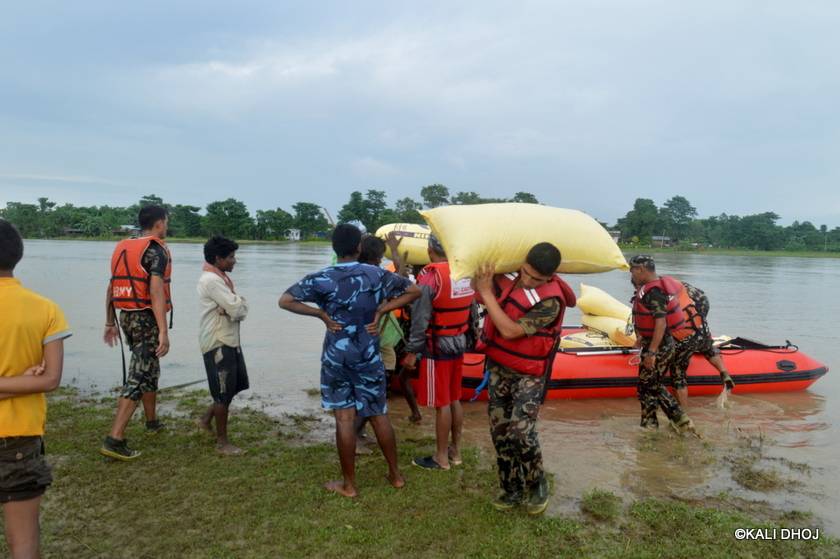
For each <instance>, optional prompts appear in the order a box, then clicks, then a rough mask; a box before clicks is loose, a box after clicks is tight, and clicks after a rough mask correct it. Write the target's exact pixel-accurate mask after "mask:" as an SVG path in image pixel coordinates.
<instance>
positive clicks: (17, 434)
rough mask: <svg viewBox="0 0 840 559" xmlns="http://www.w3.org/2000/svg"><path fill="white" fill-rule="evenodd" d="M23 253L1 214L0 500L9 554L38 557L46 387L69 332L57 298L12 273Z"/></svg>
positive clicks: (51, 385) (55, 374)
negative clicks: (40, 292) (31, 288)
mask: <svg viewBox="0 0 840 559" xmlns="http://www.w3.org/2000/svg"><path fill="white" fill-rule="evenodd" d="M21 257H23V241H22V240H21V237H20V234H18V232H17V230H16V229H15V228H14V226H12V224H10V223H9V222H8V221H6V220H3V219H0V316H2V317H3V323H2V328H0V503H2V505H3V519H4V522H5V527H6V543H7V544H8V546H9V551H10V552H11V556H12V557H13V558H14V559H20V558H30V557H40V551H39V534H40V527H39V521H38V513H39V509H40V505H41V496H42V495H43V494H44V491H45V490H46V488H47V486H49V485H50V483H51V482H52V475H51V473H50V467H49V465H48V464H47V462H46V460H45V459H44V442H43V435H44V425H45V423H46V420H47V400H46V397H45V396H44V393H45V392H50V391H52V390H55V389H56V388H58V385H59V383H60V382H61V371H62V368H63V365H64V339H65V338H67V337H69V336H70V330H69V328H68V326H67V322H66V321H65V319H64V314H63V313H62V312H61V309H60V308H59V307H58V305H56V304H55V303H53V302H52V301H50V300H49V299H46V298H44V297H41V296H40V295H38V294H36V293H34V292H32V291H29V290H28V289H25V288H24V287H23V286H22V285H21V283H20V281H19V280H17V279H15V278H14V276H13V274H12V271H13V270H14V268H15V266H16V265H17V263H18V262H19V261H20V259H21ZM21 465H22V467H21Z"/></svg>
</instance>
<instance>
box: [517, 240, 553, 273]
mask: <svg viewBox="0 0 840 559" xmlns="http://www.w3.org/2000/svg"><path fill="white" fill-rule="evenodd" d="M560 260H561V257H560V249H558V248H557V247H556V246H554V245H553V244H551V243H537V244H535V245H534V246H533V247H531V250H529V251H528V256H527V257H526V258H525V262H527V263H528V264H529V265H530V266H531V267H532V268H533V269H535V270H536V271H537V272H539V273H540V274H542V275H544V276H550V275H552V274H554V272H556V271H557V267H558V266H560Z"/></svg>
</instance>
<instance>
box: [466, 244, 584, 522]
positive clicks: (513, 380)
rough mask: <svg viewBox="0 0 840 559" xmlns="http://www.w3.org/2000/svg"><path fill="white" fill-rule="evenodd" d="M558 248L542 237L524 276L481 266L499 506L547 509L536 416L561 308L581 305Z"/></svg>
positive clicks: (478, 285) (478, 280)
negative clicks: (496, 272) (562, 276)
mask: <svg viewBox="0 0 840 559" xmlns="http://www.w3.org/2000/svg"><path fill="white" fill-rule="evenodd" d="M560 259H561V256H560V251H559V250H558V249H557V247H555V246H554V245H552V244H551V243H538V244H536V245H534V246H533V247H532V248H531V250H530V251H529V252H528V256H527V257H526V259H525V262H524V263H523V264H522V266H521V267H520V269H519V273H518V274H500V275H495V276H494V273H493V272H494V269H493V266H492V265H484V266H482V267H480V268H479V270H478V272H477V273H476V275H475V277H474V278H473V284H474V286H475V290H476V291H477V292H478V295H479V302H481V303H483V304H484V306H485V307H486V308H487V316H486V317H485V319H484V331H483V333H482V337H481V340H480V342H479V345H478V347H477V349H478V351H480V352H481V353H484V354H485V356H486V359H487V361H486V367H487V370H489V372H490V387H489V397H490V401H489V403H488V407H487V413H488V415H489V416H490V436H491V438H492V439H493V445H494V446H495V447H496V463H497V466H498V470H499V484H500V485H501V489H502V493H501V495H499V497H498V498H496V500H494V501H493V506H494V507H495V508H496V509H497V510H500V511H506V510H510V509H512V508H514V507H516V506H519V505H520V504H524V505H525V506H526V509H527V511H528V514H533V515H536V514H542V513H543V512H545V509H546V507H548V497H549V487H548V480H547V479H546V478H545V472H544V471H543V465H542V451H541V449H540V442H539V439H538V438H537V416H538V415H539V411H540V406H541V405H542V402H543V399H544V395H545V390H546V388H547V385H546V383H547V382H548V379H549V378H550V377H551V367H552V365H553V361H554V355H555V352H556V350H557V340H558V338H559V337H560V334H561V331H562V328H563V314H564V312H565V310H566V308H568V307H573V306H575V303H576V302H577V299H576V297H575V294H574V291H572V288H571V287H569V286H568V284H566V282H564V281H563V280H562V279H560V277H559V276H557V275H556V274H555V271H556V270H557V268H558V267H559V266H560Z"/></svg>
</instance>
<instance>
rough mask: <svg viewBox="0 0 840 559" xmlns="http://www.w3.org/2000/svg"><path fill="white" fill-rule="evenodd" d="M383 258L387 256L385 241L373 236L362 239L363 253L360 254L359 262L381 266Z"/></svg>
mask: <svg viewBox="0 0 840 559" xmlns="http://www.w3.org/2000/svg"><path fill="white" fill-rule="evenodd" d="M383 256H385V241H383V240H382V239H380V238H379V237H375V236H373V235H365V236H364V237H362V252H361V253H360V254H359V262H362V263H364V264H379V261H380V260H382V257H383Z"/></svg>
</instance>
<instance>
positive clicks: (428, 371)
mask: <svg viewBox="0 0 840 559" xmlns="http://www.w3.org/2000/svg"><path fill="white" fill-rule="evenodd" d="M463 368H464V358H463V356H460V357H457V358H455V359H429V358H428V357H423V358H422V359H421V360H420V375H419V379H418V381H417V403H418V404H419V405H421V406H426V407H433V408H442V407H444V406H448V405H449V404H451V403H452V402H457V401H458V400H460V399H461V375H462V371H463Z"/></svg>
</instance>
